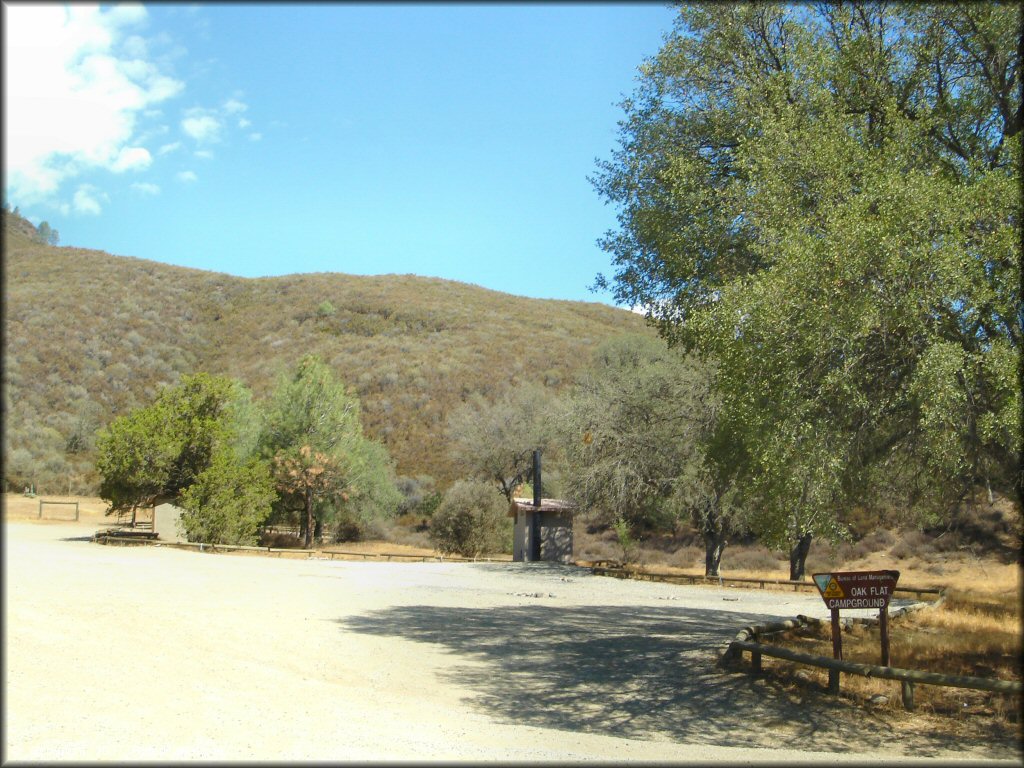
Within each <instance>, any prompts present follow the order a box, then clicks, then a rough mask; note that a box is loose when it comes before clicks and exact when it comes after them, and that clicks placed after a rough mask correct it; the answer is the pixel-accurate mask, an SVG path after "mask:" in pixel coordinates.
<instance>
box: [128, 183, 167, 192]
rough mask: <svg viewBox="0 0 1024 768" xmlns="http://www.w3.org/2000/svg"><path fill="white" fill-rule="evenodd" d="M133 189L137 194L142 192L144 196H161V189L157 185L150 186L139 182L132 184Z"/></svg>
mask: <svg viewBox="0 0 1024 768" xmlns="http://www.w3.org/2000/svg"><path fill="white" fill-rule="evenodd" d="M132 189H134V190H135V191H136V192H141V193H142V194H144V195H159V194H160V187H158V186H157V185H156V184H150V183H149V182H145V181H139V182H136V183H134V184H132Z"/></svg>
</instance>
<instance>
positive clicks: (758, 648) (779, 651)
mask: <svg viewBox="0 0 1024 768" xmlns="http://www.w3.org/2000/svg"><path fill="white" fill-rule="evenodd" d="M744 651H747V652H749V653H750V660H751V664H752V666H753V669H754V670H755V671H758V672H759V671H761V657H762V656H773V657H775V658H778V659H786V660H788V661H795V662H797V663H798V664H806V665H807V666H810V667H819V668H821V669H827V670H829V691H830V692H831V693H838V692H839V673H840V672H846V673H847V674H851V675H862V676H863V677H878V678H883V679H885V680H899V681H900V683H901V692H902V695H903V707H904V709H906V710H907V711H913V709H914V685H915V684H917V683H920V684H922V685H943V686H947V687H950V688H970V689H973V690H977V691H993V692H995V693H1016V694H1020V693H1021V692H1022V691H1024V686H1022V684H1021V683H1020V682H1019V681H1016V680H992V679H989V678H984V677H967V676H965V675H943V674H940V673H938V672H921V671H920V670H916V669H900V668H898V667H881V666H878V665H875V664H863V663H861V662H856V661H846V660H845V659H830V658H828V657H826V656H814V655H812V654H809V653H801V652H800V651H793V650H790V649H789V648H780V647H779V646H775V645H766V644H764V643H756V642H750V641H747V640H734V641H733V642H731V643H730V644H729V650H728V652H727V654H726V658H728V659H730V660H739V659H741V658H742V657H743V652H744Z"/></svg>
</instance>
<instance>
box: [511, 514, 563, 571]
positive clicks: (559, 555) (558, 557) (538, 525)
mask: <svg viewBox="0 0 1024 768" xmlns="http://www.w3.org/2000/svg"><path fill="white" fill-rule="evenodd" d="M508 514H509V517H513V518H515V528H514V530H513V538H512V559H513V560H514V561H516V562H537V561H546V562H550V563H572V562H573V556H572V515H573V506H572V504H570V503H569V502H568V501H563V500H562V499H541V500H540V506H536V505H534V503H533V500H532V499H513V500H512V506H511V507H510V508H509V513H508Z"/></svg>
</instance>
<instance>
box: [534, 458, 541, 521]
mask: <svg viewBox="0 0 1024 768" xmlns="http://www.w3.org/2000/svg"><path fill="white" fill-rule="evenodd" d="M540 502H541V477H540V450H539V449H538V450H536V451H534V452H533V506H535V507H539V506H540Z"/></svg>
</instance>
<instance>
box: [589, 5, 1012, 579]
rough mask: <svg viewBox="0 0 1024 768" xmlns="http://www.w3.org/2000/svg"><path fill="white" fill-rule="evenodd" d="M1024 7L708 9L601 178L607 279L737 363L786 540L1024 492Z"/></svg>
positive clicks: (736, 394)
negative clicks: (878, 514)
mask: <svg viewBox="0 0 1024 768" xmlns="http://www.w3.org/2000/svg"><path fill="white" fill-rule="evenodd" d="M1021 41H1022V25H1021V12H1020V8H1019V6H1015V5H1012V4H997V3H970V4H940V5H924V4H894V5H889V4H882V3H845V2H844V3H834V4H815V5H805V4H795V5H780V4H766V3H744V4H688V5H685V6H683V7H682V8H681V9H680V14H679V17H678V21H677V24H676V27H675V29H674V31H673V32H672V34H671V35H670V36H669V37H668V38H667V39H666V42H665V45H664V47H663V48H662V50H661V51H660V52H659V53H658V54H657V55H656V56H655V57H654V58H652V59H651V60H650V61H648V62H647V63H646V64H645V65H644V66H643V67H642V70H641V79H640V83H639V86H638V87H637V90H636V92H635V94H634V95H633V96H632V97H631V98H629V99H627V100H626V101H625V102H624V104H623V106H624V110H625V119H624V120H623V121H622V122H621V124H620V141H619V148H618V150H617V151H616V152H615V153H614V154H613V156H612V158H611V159H610V160H608V161H607V162H604V163H603V164H602V165H601V167H600V171H599V173H598V175H597V177H596V178H595V184H596V187H597V189H598V190H599V192H600V193H601V194H602V196H604V197H605V198H606V199H607V200H609V201H611V202H613V203H615V204H616V205H617V206H618V208H619V222H620V227H619V229H618V230H617V231H615V232H612V233H609V235H608V236H607V238H606V239H605V240H604V242H603V244H604V247H605V248H606V249H607V250H608V251H609V252H610V253H611V254H612V255H613V258H614V263H615V265H616V272H615V274H614V276H613V277H612V278H611V279H605V278H603V277H602V278H599V284H604V285H610V286H612V287H613V288H614V291H615V295H616V298H617V299H618V300H619V301H620V302H622V303H625V304H629V305H634V306H637V305H639V306H643V307H645V308H646V310H647V313H648V316H649V317H650V319H651V320H652V321H653V322H655V323H657V324H658V327H659V329H660V330H661V332H662V333H663V334H664V335H665V336H666V337H667V338H669V339H670V340H671V341H672V342H674V343H677V344H680V345H682V346H683V347H684V348H686V349H691V350H697V351H700V352H702V353H705V354H707V355H709V356H712V357H714V358H715V359H716V360H717V361H718V364H719V375H718V379H717V381H718V386H719V388H720V394H721V396H722V398H723V402H722V413H723V418H724V419H725V420H726V424H727V425H728V431H729V432H730V434H731V435H732V439H733V440H734V441H736V442H737V444H740V445H741V448H740V451H741V453H742V455H743V456H744V457H745V460H746V461H749V463H750V467H751V468H752V471H751V472H750V473H749V476H750V477H751V478H753V480H752V482H751V483H750V485H749V487H748V489H747V491H748V495H749V496H750V497H751V499H755V500H756V501H757V502H758V503H759V505H760V508H761V514H760V515H759V516H758V518H757V519H756V521H755V522H756V523H757V526H758V528H759V530H760V532H761V534H762V536H763V537H764V538H765V540H766V541H767V542H768V543H776V544H783V543H785V542H788V544H789V545H790V546H792V557H791V577H793V578H799V577H801V576H802V572H803V561H804V558H805V557H806V554H807V548H808V547H809V545H810V541H811V537H812V536H815V535H825V536H828V537H829V538H834V537H836V536H839V535H842V533H843V530H842V526H841V525H840V524H839V522H838V513H839V512H840V511H841V510H842V509H843V508H844V507H847V506H849V505H852V504H866V503H871V502H872V501H875V500H877V498H876V497H877V496H878V495H879V494H882V495H884V496H885V497H886V498H887V499H889V500H893V499H895V498H899V497H902V499H903V501H904V502H905V503H906V504H907V506H908V507H914V508H916V509H919V510H921V511H925V512H930V513H935V512H938V511H942V510H945V509H949V508H951V507H952V506H953V505H955V504H956V503H957V502H959V501H962V500H964V499H967V500H970V499H972V498H973V490H974V488H975V487H976V485H977V484H983V485H984V484H988V485H989V486H998V487H1001V488H1003V489H1006V490H1009V489H1010V488H1011V487H1015V489H1016V492H1017V496H1018V499H1019V498H1020V491H1021V474H1020V471H1019V459H1020V452H1021V443H1020V419H1019V414H1020V408H1021V402H1020V388H1019V380H1018V376H1019V368H1018V361H1019V351H1020V342H1021V334H1022V325H1024V317H1022V311H1021V303H1020V266H1021V264H1020V255H1021V250H1020V225H1021V201H1020V192H1019V189H1020V181H1021V179H1020V167H1021V155H1020V150H1021V135H1020V132H1021V126H1022V108H1021V98H1020V61H1021V49H1022V42H1021Z"/></svg>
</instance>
